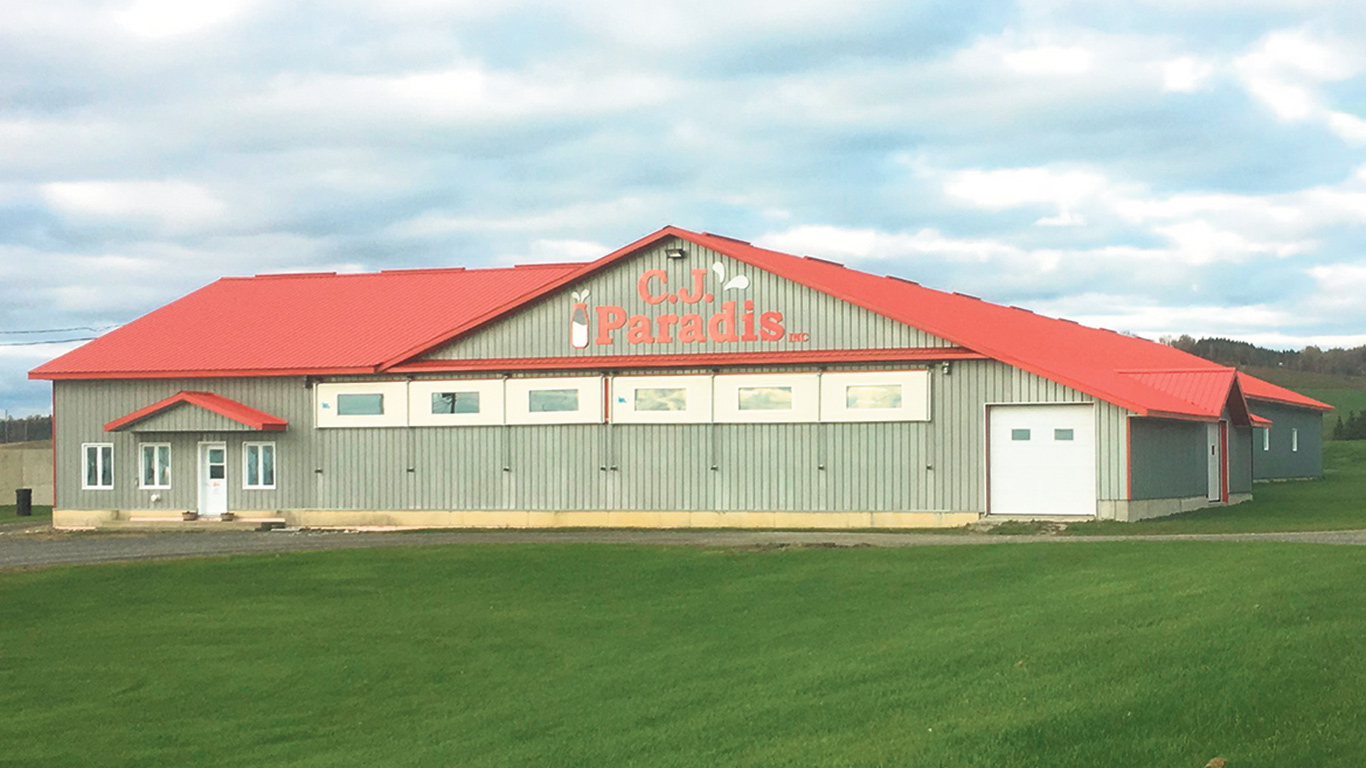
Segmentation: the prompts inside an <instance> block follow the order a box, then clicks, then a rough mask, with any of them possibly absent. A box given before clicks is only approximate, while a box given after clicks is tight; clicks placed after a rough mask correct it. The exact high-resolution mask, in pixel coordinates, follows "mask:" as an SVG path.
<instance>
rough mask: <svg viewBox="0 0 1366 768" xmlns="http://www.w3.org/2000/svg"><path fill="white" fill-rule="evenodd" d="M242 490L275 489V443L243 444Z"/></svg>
mask: <svg viewBox="0 0 1366 768" xmlns="http://www.w3.org/2000/svg"><path fill="white" fill-rule="evenodd" d="M242 488H244V489H245V490H249V491H271V490H274V489H275V443H243V444H242Z"/></svg>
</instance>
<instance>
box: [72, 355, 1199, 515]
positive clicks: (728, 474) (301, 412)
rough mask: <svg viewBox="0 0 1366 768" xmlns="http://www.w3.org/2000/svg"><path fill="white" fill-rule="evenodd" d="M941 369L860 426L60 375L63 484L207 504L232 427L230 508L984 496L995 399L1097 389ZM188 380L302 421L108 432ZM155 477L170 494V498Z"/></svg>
mask: <svg viewBox="0 0 1366 768" xmlns="http://www.w3.org/2000/svg"><path fill="white" fill-rule="evenodd" d="M879 367H880V366H879ZM750 370H759V369H750ZM770 370H781V369H770ZM831 370H843V368H836V367H832V368H831ZM931 370H932V380H931V418H930V421H928V422H889V423H849V424H844V423H824V424H714V425H713V424H703V425H635V424H632V425H626V424H603V425H569V426H515V427H513V426H507V427H450V428H441V427H414V428H376V429H323V430H318V429H313V428H312V413H313V411H312V408H313V396H312V391H311V390H310V389H307V388H305V387H304V384H303V380H302V379H218V380H196V381H192V382H186V381H163V382H156V381H109V382H58V383H57V386H56V404H57V429H58V451H57V452H58V461H59V484H60V488H59V500H60V505H61V506H62V507H63V508H67V509H111V508H112V509H150V508H165V509H168V510H176V509H189V508H193V507H194V506H195V505H196V503H197V499H196V495H197V476H196V469H197V467H196V461H197V448H196V446H197V444H198V443H199V442H200V441H205V440H221V441H223V442H226V443H227V444H228V461H229V466H228V471H229V478H230V479H231V481H232V482H231V484H230V486H229V488H230V491H229V507H230V508H231V509H233V510H237V511H246V510H267V511H269V510H278V509H352V510H402V509H469V510H477V509H491V510H492V509H525V510H608V509H627V510H679V511H683V510H763V511H785V510H791V511H802V510H810V511H899V510H958V511H974V510H975V511H984V510H985V505H986V499H985V493H984V483H985V454H986V449H985V444H984V441H985V410H986V405H987V404H988V403H1028V402H1094V399H1093V398H1091V397H1089V396H1087V395H1084V394H1082V393H1080V392H1077V391H1076V390H1073V389H1070V388H1068V387H1066V386H1063V385H1061V384H1057V383H1055V382H1051V381H1048V380H1045V379H1042V378H1040V377H1038V376H1035V375H1033V374H1030V373H1027V372H1024V371H1021V370H1019V369H1016V368H1012V367H1010V366H1008V365H1005V364H1004V363H999V362H995V361H986V360H979V361H958V362H955V363H953V364H952V368H951V372H950V373H945V372H944V371H943V370H942V368H940V367H938V366H934V367H932V368H931ZM182 389H200V390H209V391H213V392H217V393H218V394H221V395H223V396H225V397H229V398H232V399H235V400H239V401H241V402H243V403H246V404H247V405H250V406H252V407H254V408H258V409H260V410H263V411H266V412H268V413H271V414H274V415H277V416H281V417H283V418H285V419H287V420H289V422H290V425H289V429H288V430H287V431H285V432H275V433H254V432H253V433H240V432H238V433H223V432H213V433H203V434H200V433H179V432H167V433H141V434H137V435H134V434H130V433H114V434H110V433H105V432H104V431H103V428H102V425H103V424H105V423H106V422H108V421H110V420H112V419H114V418H117V417H119V416H122V415H124V414H126V413H129V412H131V411H133V410H136V409H138V408H142V407H144V406H146V405H148V404H149V403H153V402H156V401H157V400H160V399H163V398H165V397H168V396H169V395H172V394H174V393H175V392H177V391H180V390H182ZM1127 416H1128V412H1127V411H1125V410H1124V409H1122V408H1118V407H1116V406H1113V405H1110V404H1107V403H1098V404H1097V407H1096V434H1097V441H1096V446H1097V447H1096V450H1097V466H1098V477H1097V496H1098V498H1100V499H1122V498H1124V494H1125V488H1126V485H1127V477H1126V474H1125V473H1126V471H1127V466H1128V457H1127V454H1126V449H1127V446H1126V443H1125V439H1124V437H1125V420H1126V418H1127ZM253 440H268V441H273V442H275V443H276V444H277V476H278V480H277V485H278V488H277V489H276V490H261V491H245V490H243V489H242V488H241V472H242V467H241V462H242V450H241V445H242V443H243V442H244V441H253ZM144 441H145V442H170V443H171V444H172V454H173V455H172V473H173V479H172V486H173V487H172V489H171V490H170V491H141V490H139V489H138V488H137V448H136V446H137V444H138V443H139V442H144ZM83 442H112V443H114V445H115V450H114V460H115V463H116V467H117V472H116V483H115V484H116V488H115V489H114V490H112V491H82V490H80V480H81V453H80V445H81V443H83ZM713 466H715V467H716V469H712V468H711V467H713ZM1199 466H1203V464H1200V465H1199ZM504 467H506V468H507V470H506V471H504ZM822 467H824V468H823V469H822ZM315 470H320V471H315ZM410 470H411V471H410ZM152 493H159V494H160V495H161V496H162V500H161V501H160V502H157V503H152V502H151V501H150V496H151V494H152Z"/></svg>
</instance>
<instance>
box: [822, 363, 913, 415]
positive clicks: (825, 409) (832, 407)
mask: <svg viewBox="0 0 1366 768" xmlns="http://www.w3.org/2000/svg"><path fill="white" fill-rule="evenodd" d="M887 384H899V385H900V386H901V406H900V407H897V408H850V407H849V405H848V401H847V399H846V396H847V392H848V388H849V387H856V386H882V385H887ZM929 420H930V372H929V370H927V369H924V368H919V369H914V370H907V371H846V372H839V373H825V374H822V375H821V421H843V422H848V421H929Z"/></svg>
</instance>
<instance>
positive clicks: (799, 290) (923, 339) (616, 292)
mask: <svg viewBox="0 0 1366 768" xmlns="http://www.w3.org/2000/svg"><path fill="white" fill-rule="evenodd" d="M678 247H682V248H685V249H686V250H688V251H689V253H690V256H689V257H688V258H687V259H682V260H675V259H670V258H668V257H667V256H665V255H664V251H665V249H666V248H678ZM718 262H719V263H721V264H723V265H724V266H725V270H726V276H727V278H728V279H730V278H732V277H734V276H735V275H744V276H746V277H748V278H749V280H750V285H749V288H748V289H746V290H744V291H737V290H731V291H725V292H723V291H721V289H720V286H718V285H717V284H716V283H717V279H716V275H715V274H714V273H712V272H711V267H712V265H713V264H714V263H718ZM692 268H697V269H706V270H708V276H707V283H706V286H707V290H708V291H712V292H714V293H715V294H716V296H717V298H716V300H715V302H714V303H712V304H707V303H705V302H704V303H699V304H696V305H694V306H693V307H692V309H695V310H696V311H698V312H700V313H702V314H703V316H704V317H706V316H708V315H710V314H711V313H713V312H715V311H717V310H719V309H720V308H721V306H720V305H721V302H722V301H729V300H736V301H740V302H743V301H744V299H753V300H754V302H755V313H756V319H755V323H756V330H757V323H758V313H761V312H764V311H768V310H776V311H781V312H782V313H783V318H784V326H785V328H786V330H787V331H788V333H809V334H810V341H808V342H796V341H792V340H790V338H788V337H785V338H784V339H783V340H782V341H773V342H769V341H756V342H745V343H717V342H714V341H712V340H710V339H708V340H707V341H706V342H703V343H689V344H684V343H682V342H680V341H678V338H677V332H676V330H675V331H674V333H673V337H674V340H673V343H670V344H637V345H631V344H628V343H626V333H625V329H624V328H623V329H621V330H619V331H616V332H615V334H614V342H615V343H613V344H611V345H598V344H596V343H590V344H589V345H588V347H587V348H586V349H578V350H576V349H574V348H573V347H571V346H570V344H569V324H570V316H571V313H572V312H573V308H574V304H573V300H572V299H571V298H570V295H569V294H570V292H571V291H577V290H583V289H587V290H588V291H589V292H590V297H589V301H588V304H589V306H590V310H591V308H592V307H593V306H597V305H616V306H621V307H623V308H624V309H625V310H626V312H627V313H637V312H639V313H642V314H645V315H648V316H650V317H655V316H658V315H659V314H661V313H665V312H675V313H682V312H687V311H690V309H689V308H688V305H685V304H682V303H679V304H663V305H655V306H651V305H649V304H646V303H645V302H644V301H642V300H641V299H640V297H639V295H638V291H637V287H636V281H637V280H638V279H639V277H640V275H641V273H642V272H643V271H645V270H647V269H663V270H665V271H666V272H667V273H668V274H669V286H668V287H669V288H671V289H674V290H677V289H678V288H679V287H680V285H683V286H691V282H690V281H689V282H684V281H685V278H687V276H688V274H689V272H688V270H689V269H692ZM689 280H690V278H689ZM596 331H597V329H596V325H594V335H596ZM943 346H951V345H950V344H949V343H948V342H946V341H944V340H943V339H939V338H937V337H934V336H931V335H930V334H928V333H924V332H922V331H918V330H916V329H914V328H910V327H908V326H906V325H903V324H901V323H898V322H895V321H893V320H889V319H887V318H885V317H882V316H881V315H878V314H876V313H873V312H869V311H868V310H865V309H863V308H861V307H857V306H854V305H852V304H849V303H847V302H844V301H841V300H839V299H836V298H834V297H832V296H829V295H827V294H824V293H821V292H819V291H816V290H813V289H811V288H807V287H806V286H804V285H800V284H798V283H793V282H791V281H788V280H784V279H783V278H780V277H778V276H776V275H773V274H771V273H769V272H764V271H762V270H758V269H755V268H753V267H750V266H749V265H747V264H744V263H743V262H739V261H735V260H734V259H732V258H730V257H729V256H723V255H721V254H719V253H716V252H715V251H712V250H709V249H707V248H703V247H701V246H698V245H695V244H693V243H689V242H686V241H684V240H679V239H677V238H672V239H670V240H668V241H665V242H662V243H660V244H658V245H657V246H655V247H654V248H651V249H649V250H648V251H646V252H644V253H642V254H640V255H639V256H638V257H636V258H634V259H631V260H629V261H627V262H626V263H624V264H620V265H617V266H614V267H609V268H608V269H607V270H606V271H604V272H603V273H601V274H599V275H596V276H594V277H591V278H589V279H587V280H584V281H582V282H580V283H577V284H575V285H572V286H569V287H568V288H566V289H564V290H563V291H561V292H559V293H557V294H555V295H554V296H551V297H548V298H546V299H543V300H541V301H539V302H537V303H535V304H533V305H531V306H529V307H527V308H525V309H524V310H522V311H521V312H519V313H517V314H516V315H514V316H512V317H509V318H506V319H503V320H499V321H497V322H494V323H492V324H490V325H489V326H487V327H485V328H483V329H481V330H479V331H476V332H475V333H474V334H472V335H470V336H469V337H467V338H465V339H461V340H457V341H455V342H453V343H451V344H448V345H446V346H444V347H442V348H441V349H438V350H435V351H433V352H432V353H430V354H428V355H426V356H425V358H426V359H447V360H449V359H456V358H476V359H483V358H509V357H568V356H583V355H621V354H639V355H661V354H680V353H684V354H686V353H698V354H701V353H707V352H738V351H742V350H766V351H775V350H784V349H879V348H889V347H943Z"/></svg>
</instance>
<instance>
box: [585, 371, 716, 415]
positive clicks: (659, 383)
mask: <svg viewBox="0 0 1366 768" xmlns="http://www.w3.org/2000/svg"><path fill="white" fill-rule="evenodd" d="M711 379H712V377H711V376H706V375H699V376H614V377H613V378H612V380H611V388H610V392H611V393H612V403H611V405H612V421H613V422H614V423H617V424H709V423H711V419H712V402H711V393H712V381H711ZM638 389H681V390H683V391H684V392H685V393H686V397H687V399H688V407H687V408H686V409H684V410H681V411H638V410H636V390H638Z"/></svg>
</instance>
